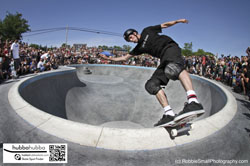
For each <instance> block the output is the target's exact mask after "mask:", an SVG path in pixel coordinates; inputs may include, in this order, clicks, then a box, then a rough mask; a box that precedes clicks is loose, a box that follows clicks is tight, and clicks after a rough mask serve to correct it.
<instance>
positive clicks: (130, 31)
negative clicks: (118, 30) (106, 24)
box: [123, 29, 138, 42]
mask: <svg viewBox="0 0 250 166" xmlns="http://www.w3.org/2000/svg"><path fill="white" fill-rule="evenodd" d="M134 32H135V33H138V32H137V31H136V30H135V29H128V30H126V31H125V32H124V34H123V37H124V39H125V40H126V41H127V42H129V35H131V34H133V33H134Z"/></svg>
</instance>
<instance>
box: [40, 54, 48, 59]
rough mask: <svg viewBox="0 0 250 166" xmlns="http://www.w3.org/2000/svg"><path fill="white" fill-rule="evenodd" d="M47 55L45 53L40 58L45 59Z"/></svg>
mask: <svg viewBox="0 0 250 166" xmlns="http://www.w3.org/2000/svg"><path fill="white" fill-rule="evenodd" d="M48 57H49V54H48V53H45V54H43V55H42V56H41V58H42V59H47V58H48Z"/></svg>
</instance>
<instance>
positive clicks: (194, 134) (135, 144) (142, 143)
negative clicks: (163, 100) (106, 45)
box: [8, 65, 237, 150]
mask: <svg viewBox="0 0 250 166" xmlns="http://www.w3.org/2000/svg"><path fill="white" fill-rule="evenodd" d="M101 66H105V65H101ZM106 66H108V65H106ZM112 66H114V65H112ZM117 67H119V66H117ZM122 67H124V66H122ZM126 67H127V66H126ZM69 69H70V70H72V68H69ZM55 72H58V73H60V72H61V71H55ZM46 74H48V73H41V74H38V75H39V76H44V75H46ZM195 77H197V76H195ZM198 78H199V79H204V80H206V81H208V82H209V83H211V84H213V85H215V86H217V87H219V88H220V89H222V91H223V92H224V93H225V95H226V98H227V104H226V105H225V106H224V107H223V108H222V109H221V110H220V111H219V112H218V113H216V114H214V115H212V116H210V117H208V118H206V119H202V120H200V121H197V122H194V125H195V129H194V130H192V131H190V135H189V136H183V137H176V138H175V140H171V139H170V137H169V135H168V132H167V131H166V130H165V129H164V128H147V129H116V128H108V127H100V126H91V125H88V124H82V123H78V122H73V121H69V120H65V119H62V118H59V117H56V116H53V115H50V114H48V113H45V112H44V111H42V110H39V109H37V108H35V107H33V106H32V105H30V104H29V103H27V102H26V101H25V100H24V99H23V98H22V97H21V96H20V94H19V90H18V89H19V86H20V85H21V84H22V83H23V82H25V81H27V80H29V79H30V78H25V79H22V80H20V81H19V82H17V83H16V84H14V85H13V86H12V87H11V88H10V90H9V93H8V99H9V103H10V105H11V106H12V108H13V109H14V110H15V111H16V113H17V114H18V115H19V116H21V117H22V118H23V119H24V120H25V121H27V122H28V123H30V124H31V125H33V126H35V127H36V128H38V129H40V130H42V131H44V132H47V133H49V134H51V135H54V136H56V137H59V138H62V139H64V140H67V141H71V142H74V143H77V144H80V145H84V146H90V147H95V148H104V149H110V150H154V149H164V148H170V147H174V146H177V145H182V144H186V143H191V142H193V141H196V140H200V139H203V138H205V137H207V136H210V135H212V134H214V133H216V132H218V131H219V130H220V129H221V128H223V127H225V126H226V125H227V124H228V123H229V122H230V121H231V120H232V119H233V117H234V115H235V114H236V112H237V102H236V100H235V98H234V97H233V95H232V94H231V93H230V92H229V91H228V90H226V89H225V88H224V87H223V86H221V85H219V84H217V83H216V82H213V81H211V80H208V79H205V78H200V77H198Z"/></svg>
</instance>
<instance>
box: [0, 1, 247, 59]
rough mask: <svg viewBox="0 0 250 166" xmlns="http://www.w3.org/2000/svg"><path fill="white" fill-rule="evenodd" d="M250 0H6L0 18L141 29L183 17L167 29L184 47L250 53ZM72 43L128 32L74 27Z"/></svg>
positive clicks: (44, 40) (57, 35)
mask: <svg viewBox="0 0 250 166" xmlns="http://www.w3.org/2000/svg"><path fill="white" fill-rule="evenodd" d="M249 6H250V0H123V1H118V0H0V19H1V20H3V19H4V17H5V15H6V12H7V11H9V12H10V13H16V12H19V13H22V14H23V18H25V19H27V20H28V24H29V25H30V28H31V30H38V29H45V28H57V27H66V26H69V27H79V28H90V29H98V30H104V31H110V32H116V33H121V34H123V32H124V31H125V30H126V29H128V28H135V29H137V30H138V31H139V32H141V31H142V29H143V28H144V27H147V26H150V25H157V24H161V23H163V22H166V21H172V20H176V19H180V18H186V19H188V20H189V24H177V25H175V26H173V27H170V28H167V29H164V30H163V34H166V35H169V36H170V37H172V38H173V39H174V40H175V41H176V42H177V43H179V45H180V47H183V46H184V43H187V42H192V43H193V51H197V49H199V48H202V49H204V50H205V51H209V52H212V53H214V54H216V53H218V55H221V54H224V55H229V54H231V55H232V56H241V55H246V53H245V50H246V48H247V47H248V46H250V10H249ZM23 40H24V41H25V42H28V43H36V44H42V45H47V46H51V45H52V46H61V44H62V43H65V41H66V31H59V32H52V33H47V34H42V35H36V36H30V37H24V38H23ZM68 43H69V44H71V45H72V44H73V43H87V44H88V45H89V46H98V45H108V46H113V45H119V46H123V45H124V44H129V45H131V46H132V47H134V46H135V45H134V44H133V43H131V44H130V43H127V42H126V41H125V40H124V39H123V38H122V37H117V36H110V35H103V34H95V33H86V32H79V31H69V33H68Z"/></svg>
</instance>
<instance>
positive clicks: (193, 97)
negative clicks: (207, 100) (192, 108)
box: [187, 90, 199, 103]
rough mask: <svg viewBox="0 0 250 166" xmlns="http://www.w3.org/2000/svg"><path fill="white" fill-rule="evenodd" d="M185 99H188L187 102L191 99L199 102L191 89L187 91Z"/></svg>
mask: <svg viewBox="0 0 250 166" xmlns="http://www.w3.org/2000/svg"><path fill="white" fill-rule="evenodd" d="M187 99H188V103H191V102H193V101H194V102H196V103H199V101H198V100H197V96H196V93H195V91H193V90H189V91H187Z"/></svg>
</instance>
